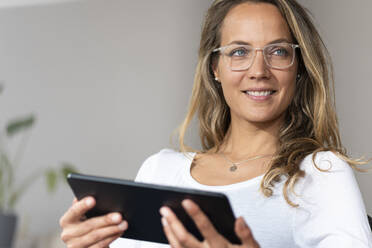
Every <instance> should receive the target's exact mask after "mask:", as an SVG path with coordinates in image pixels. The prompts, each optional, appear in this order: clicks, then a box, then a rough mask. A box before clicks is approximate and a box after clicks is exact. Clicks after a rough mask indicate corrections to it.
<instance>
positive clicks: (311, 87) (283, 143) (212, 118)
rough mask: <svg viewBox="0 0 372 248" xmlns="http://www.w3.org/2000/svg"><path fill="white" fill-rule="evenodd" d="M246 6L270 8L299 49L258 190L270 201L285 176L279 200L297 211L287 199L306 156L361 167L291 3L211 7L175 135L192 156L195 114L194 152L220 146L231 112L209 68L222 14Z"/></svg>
mask: <svg viewBox="0 0 372 248" xmlns="http://www.w3.org/2000/svg"><path fill="white" fill-rule="evenodd" d="M245 2H254V3H270V4H273V5H275V6H276V7H277V8H278V9H279V11H280V12H281V14H282V16H283V17H284V19H285V20H286V21H287V24H288V26H289V28H290V30H291V33H292V36H293V38H294V43H296V44H299V45H300V50H301V51H300V52H299V53H298V61H299V67H298V73H299V74H300V78H299V80H298V81H297V82H296V94H295V96H294V99H293V101H292V103H291V104H290V105H289V107H288V109H287V110H286V114H285V120H284V123H283V125H282V127H281V129H280V135H279V150H278V153H277V155H276V156H275V157H274V158H273V160H272V163H271V166H270V169H269V171H268V172H267V173H266V174H265V175H264V177H263V179H262V181H261V186H260V188H261V191H262V193H263V194H264V195H265V196H266V197H270V196H271V195H272V193H273V189H272V188H273V186H274V184H275V183H277V182H279V181H280V179H281V177H282V176H283V175H284V176H285V177H286V182H285V184H284V187H283V193H284V198H285V200H286V201H287V203H288V204H290V205H291V206H293V207H297V206H298V205H296V204H294V203H293V202H292V201H291V200H290V199H289V195H288V193H289V190H291V191H292V192H293V193H294V185H295V184H296V182H297V181H298V180H299V179H300V178H301V177H304V174H305V173H304V172H303V171H302V170H300V163H301V161H302V160H303V159H304V157H305V156H307V155H309V154H313V161H314V160H315V156H316V154H317V153H318V152H320V151H332V152H334V153H335V154H336V155H337V156H339V157H340V158H341V159H343V160H345V161H346V162H348V163H349V165H350V166H351V167H353V168H354V169H357V170H359V171H363V170H362V169H359V168H358V167H357V165H361V164H364V163H365V162H362V161H361V160H358V159H357V160H353V159H351V158H349V157H348V156H347V154H346V150H345V149H344V147H343V145H342V143H341V140H340V134H339V128H338V121H337V116H336V111H335V100H334V99H335V97H334V77H333V68H332V63H331V59H330V56H329V53H328V51H327V48H326V47H325V45H324V43H323V41H322V39H321V37H320V35H319V33H318V31H317V30H316V28H315V26H314V24H313V22H312V20H311V18H310V15H309V14H308V12H307V10H306V9H305V8H304V7H302V6H301V5H300V4H298V3H297V2H296V1H295V0H215V1H214V2H213V3H212V5H211V7H210V8H209V10H208V11H207V13H206V16H205V20H204V23H203V28H202V34H201V41H200V49H199V59H198V64H197V68H196V73H195V78H194V86H193V90H192V96H191V100H190V104H189V109H188V112H187V115H186V117H185V119H184V121H183V123H182V125H181V126H180V127H179V129H178V132H179V142H180V150H181V151H182V152H185V153H186V152H191V151H193V152H195V150H193V149H192V148H191V147H188V146H186V145H185V142H184V141H185V134H186V131H187V130H188V128H189V126H190V123H191V121H192V119H193V118H194V116H195V115H196V113H197V117H198V121H199V135H200V139H201V144H202V150H201V151H197V152H201V153H206V152H217V151H219V148H220V147H221V145H222V143H223V141H224V138H225V135H226V133H227V131H228V128H229V126H230V122H231V119H230V110H229V107H228V105H227V103H226V102H225V99H224V96H223V93H222V89H221V87H219V86H218V85H217V84H218V83H217V82H216V81H215V80H214V74H213V70H212V65H213V64H214V63H216V61H217V60H218V54H216V53H212V51H213V49H215V48H218V47H219V46H220V45H221V44H220V43H221V26H222V24H223V21H224V18H225V16H226V15H227V13H228V12H229V11H230V10H231V9H232V8H233V7H235V6H237V5H239V4H241V3H245ZM314 163H315V161H314ZM318 169H320V168H318ZM320 170H321V169H320Z"/></svg>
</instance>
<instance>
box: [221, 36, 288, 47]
mask: <svg viewBox="0 0 372 248" xmlns="http://www.w3.org/2000/svg"><path fill="white" fill-rule="evenodd" d="M282 42H285V43H291V42H290V41H289V40H287V39H285V38H281V39H276V40H273V41H271V42H269V43H268V44H267V45H270V44H275V43H282ZM232 44H236V45H250V46H251V45H252V44H251V43H249V42H246V41H242V40H234V41H232V42H230V43H229V44H227V45H232Z"/></svg>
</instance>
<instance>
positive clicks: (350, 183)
mask: <svg viewBox="0 0 372 248" xmlns="http://www.w3.org/2000/svg"><path fill="white" fill-rule="evenodd" d="M310 157H311V156H310ZM315 163H316V165H317V166H318V167H319V168H321V169H329V171H328V172H322V171H320V170H318V169H317V168H316V167H315V166H314V163H313V161H312V158H310V159H308V161H307V163H304V166H305V167H306V168H304V170H305V173H306V176H305V178H304V179H303V180H302V186H300V187H301V188H302V189H301V191H300V197H299V205H300V206H299V207H298V208H297V209H296V211H295V214H294V216H293V226H292V230H293V237H294V241H295V243H296V244H297V245H298V247H301V248H307V247H309V248H310V247H312V248H314V247H315V248H329V247H337V248H346V247H348V248H349V247H358V248H368V247H372V240H371V239H372V236H371V229H370V227H369V224H368V219H367V213H366V210H365V207H364V203H363V199H362V196H361V193H360V190H359V188H358V184H357V182H356V179H355V177H354V174H353V171H352V169H351V167H350V166H349V165H348V164H347V163H346V162H345V161H343V160H341V159H340V158H338V157H337V156H336V155H335V154H333V153H332V152H326V153H320V154H318V155H317V158H316V159H315Z"/></svg>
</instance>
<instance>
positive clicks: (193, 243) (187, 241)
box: [160, 207, 201, 247]
mask: <svg viewBox="0 0 372 248" xmlns="http://www.w3.org/2000/svg"><path fill="white" fill-rule="evenodd" d="M160 214H161V215H162V217H163V218H165V220H166V223H168V227H169V229H170V230H171V232H172V233H173V234H174V236H175V238H176V239H177V242H178V243H179V244H180V245H181V247H200V246H201V242H199V240H197V239H196V238H195V237H194V236H193V235H192V234H190V233H189V232H188V231H187V230H186V228H185V227H184V226H183V224H182V223H181V222H180V221H179V220H178V218H177V216H176V215H175V214H174V213H173V211H172V210H171V209H170V208H169V207H162V208H161V209H160Z"/></svg>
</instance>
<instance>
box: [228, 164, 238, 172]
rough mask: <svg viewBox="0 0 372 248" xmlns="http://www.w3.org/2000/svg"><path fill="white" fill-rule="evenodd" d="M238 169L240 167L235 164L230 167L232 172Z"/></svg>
mask: <svg viewBox="0 0 372 248" xmlns="http://www.w3.org/2000/svg"><path fill="white" fill-rule="evenodd" d="M236 169H238V167H236V165H233V166H231V167H230V171H231V172H234V171H236Z"/></svg>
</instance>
